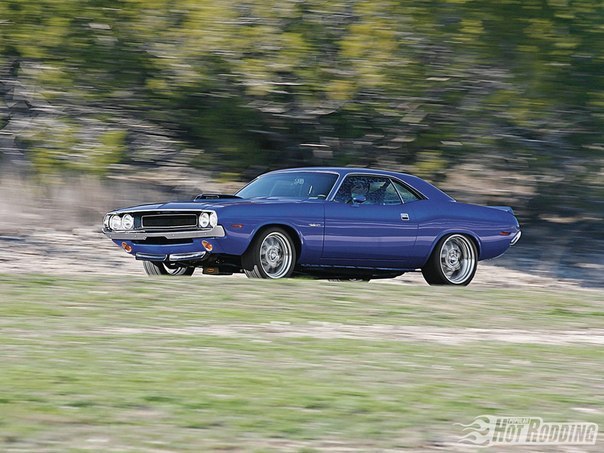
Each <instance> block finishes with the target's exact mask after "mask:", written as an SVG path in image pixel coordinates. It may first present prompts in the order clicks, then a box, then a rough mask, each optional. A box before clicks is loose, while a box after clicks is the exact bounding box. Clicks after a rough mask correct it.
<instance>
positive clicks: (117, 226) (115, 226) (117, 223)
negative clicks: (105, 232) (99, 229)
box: [109, 215, 122, 230]
mask: <svg viewBox="0 0 604 453" xmlns="http://www.w3.org/2000/svg"><path fill="white" fill-rule="evenodd" d="M109 227H110V228H111V229H112V230H121V229H122V218H121V217H120V216H119V215H113V216H111V219H109Z"/></svg>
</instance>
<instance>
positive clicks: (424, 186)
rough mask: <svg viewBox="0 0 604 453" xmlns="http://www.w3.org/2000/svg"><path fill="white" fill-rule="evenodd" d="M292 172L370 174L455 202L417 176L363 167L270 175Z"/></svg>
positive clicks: (304, 169)
mask: <svg viewBox="0 0 604 453" xmlns="http://www.w3.org/2000/svg"><path fill="white" fill-rule="evenodd" d="M292 171H308V172H329V173H337V174H338V175H340V177H342V178H343V177H344V176H346V175H348V174H351V173H352V174H356V173H368V174H372V175H378V176H389V177H393V178H396V179H400V180H401V181H403V182H404V183H406V184H408V185H410V186H411V187H413V188H414V189H415V190H417V191H418V192H420V193H421V194H423V195H424V196H425V197H426V198H428V199H431V200H441V201H455V199H454V198H453V197H451V196H449V195H447V194H446V193H445V192H443V191H442V190H440V189H439V188H438V187H436V186H434V185H432V184H430V183H429V182H428V181H425V180H423V179H421V178H419V177H417V176H414V175H410V174H407V173H399V172H395V171H389V170H379V169H374V168H363V167H297V168H284V169H281V170H275V171H271V172H270V173H286V172H292Z"/></svg>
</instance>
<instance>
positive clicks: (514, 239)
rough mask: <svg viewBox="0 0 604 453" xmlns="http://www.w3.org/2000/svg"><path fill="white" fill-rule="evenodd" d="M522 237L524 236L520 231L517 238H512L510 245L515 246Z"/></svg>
mask: <svg viewBox="0 0 604 453" xmlns="http://www.w3.org/2000/svg"><path fill="white" fill-rule="evenodd" d="M520 236H522V231H518V233H516V236H514V237H513V238H512V240H511V242H510V245H515V244H516V242H518V241H519V240H520Z"/></svg>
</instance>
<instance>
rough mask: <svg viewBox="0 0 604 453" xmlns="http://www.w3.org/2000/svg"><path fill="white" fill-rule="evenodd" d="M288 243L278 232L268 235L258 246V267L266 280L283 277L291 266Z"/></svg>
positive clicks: (290, 249)
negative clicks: (265, 276) (260, 267)
mask: <svg viewBox="0 0 604 453" xmlns="http://www.w3.org/2000/svg"><path fill="white" fill-rule="evenodd" d="M292 260H293V253H292V248H291V244H290V241H289V240H288V239H287V238H286V237H285V236H284V235H283V234H282V233H280V232H278V231H274V232H272V233H270V234H268V235H267V236H266V237H265V238H264V240H263V241H262V244H261V245H260V265H261V266H262V270H263V271H264V272H265V274H266V275H267V276H268V278H281V277H283V276H285V275H286V274H287V273H288V272H289V270H290V268H291V265H292Z"/></svg>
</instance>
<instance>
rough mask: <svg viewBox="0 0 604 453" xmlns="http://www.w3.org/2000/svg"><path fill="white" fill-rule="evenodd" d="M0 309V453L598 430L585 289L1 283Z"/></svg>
mask: <svg viewBox="0 0 604 453" xmlns="http://www.w3.org/2000/svg"><path fill="white" fill-rule="evenodd" d="M0 299H1V303H0V326H1V327H0V348H1V355H0V358H1V362H0V451H120V452H121V451H204V450H235V451H237V450H246V451H315V450H316V451H325V450H329V451H350V450H355V449H359V450H364V451H367V450H386V449H393V450H398V449H408V450H412V451H420V450H430V449H441V450H442V449H457V448H460V449H461V447H457V446H456V444H455V442H456V440H457V439H458V436H460V435H461V434H462V431H461V430H460V428H459V427H457V426H454V423H470V422H471V421H472V420H473V419H474V417H476V416H478V415H481V414H493V415H507V416H540V417H543V418H544V419H546V421H559V422H564V421H592V422H597V423H600V424H601V426H604V378H603V374H602V370H603V368H604V366H603V365H604V302H603V301H602V297H601V294H600V293H598V292H595V291H583V290H568V291H566V292H565V291H560V290H557V291H555V292H554V291H547V290H538V289H527V290H519V289H513V290H512V289H494V290H490V289H485V288H464V289H459V288H453V289H447V288H429V287H413V286H403V285H388V284H373V283H369V284H367V283H330V282H317V281H309V280H290V281H285V282H265V281H249V280H246V279H237V278H221V277H215V278H196V279H165V280H161V279H160V280H149V279H143V278H134V277H127V278H111V277H77V278H61V277H49V276H34V275H24V276H15V275H4V276H0ZM602 442H604V441H602V440H601V441H600V443H599V444H597V445H596V446H594V447H591V451H601V450H602V446H603V445H604V444H602ZM549 448H550V450H552V451H565V450H556V448H555V447H549ZM466 449H467V447H466ZM516 450H517V449H514V451H516ZM541 450H543V449H541ZM588 450H589V448H588ZM510 451H512V450H510ZM532 451H535V450H532Z"/></svg>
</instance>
